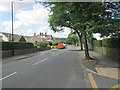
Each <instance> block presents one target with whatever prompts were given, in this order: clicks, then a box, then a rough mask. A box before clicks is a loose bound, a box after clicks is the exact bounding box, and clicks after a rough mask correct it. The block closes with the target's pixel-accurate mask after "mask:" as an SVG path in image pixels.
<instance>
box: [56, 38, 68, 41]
mask: <svg viewBox="0 0 120 90" xmlns="http://www.w3.org/2000/svg"><path fill="white" fill-rule="evenodd" d="M55 39H56V40H60V41H61V40H66V38H55Z"/></svg>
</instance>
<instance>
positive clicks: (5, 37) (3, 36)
mask: <svg viewBox="0 0 120 90" xmlns="http://www.w3.org/2000/svg"><path fill="white" fill-rule="evenodd" d="M13 36H14V41H15V42H26V40H25V38H24V37H23V36H22V35H18V34H14V35H13ZM0 41H12V34H10V33H4V32H0Z"/></svg>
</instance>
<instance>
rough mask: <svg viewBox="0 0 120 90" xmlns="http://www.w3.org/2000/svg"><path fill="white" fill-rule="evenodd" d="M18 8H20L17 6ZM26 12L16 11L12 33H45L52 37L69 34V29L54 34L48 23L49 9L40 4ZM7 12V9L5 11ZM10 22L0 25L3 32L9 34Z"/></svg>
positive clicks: (34, 5)
mask: <svg viewBox="0 0 120 90" xmlns="http://www.w3.org/2000/svg"><path fill="white" fill-rule="evenodd" d="M19 7H20V6H19ZM30 8H32V9H28V10H22V9H18V10H17V11H16V13H15V19H14V20H15V21H14V32H15V33H17V34H22V35H30V36H31V35H33V34H34V33H37V34H39V33H40V32H43V33H45V32H47V34H51V35H53V36H54V37H67V35H68V34H69V33H70V30H69V28H64V29H65V30H64V32H56V33H54V32H53V31H52V30H51V29H50V27H49V23H48V19H49V14H50V11H49V9H50V8H45V7H44V6H42V5H41V4H33V6H31V7H30ZM6 10H7V9H6ZM11 23H12V22H11V21H4V22H3V24H2V25H4V27H5V30H4V31H5V32H11V25H12V24H11Z"/></svg>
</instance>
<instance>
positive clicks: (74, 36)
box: [66, 32, 78, 45]
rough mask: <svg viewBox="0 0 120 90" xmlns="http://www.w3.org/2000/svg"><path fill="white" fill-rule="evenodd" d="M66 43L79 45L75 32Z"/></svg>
mask: <svg viewBox="0 0 120 90" xmlns="http://www.w3.org/2000/svg"><path fill="white" fill-rule="evenodd" d="M66 43H67V44H73V45H76V43H78V36H76V35H75V33H74V32H71V33H70V34H69V35H68V37H67V39H66Z"/></svg>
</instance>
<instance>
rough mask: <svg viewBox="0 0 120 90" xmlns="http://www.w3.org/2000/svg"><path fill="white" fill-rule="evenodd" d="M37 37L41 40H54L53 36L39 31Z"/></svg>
mask: <svg viewBox="0 0 120 90" xmlns="http://www.w3.org/2000/svg"><path fill="white" fill-rule="evenodd" d="M37 37H39V38H41V39H43V41H53V40H54V38H53V36H52V35H47V33H45V34H44V33H41V32H40V34H38V35H37Z"/></svg>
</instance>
